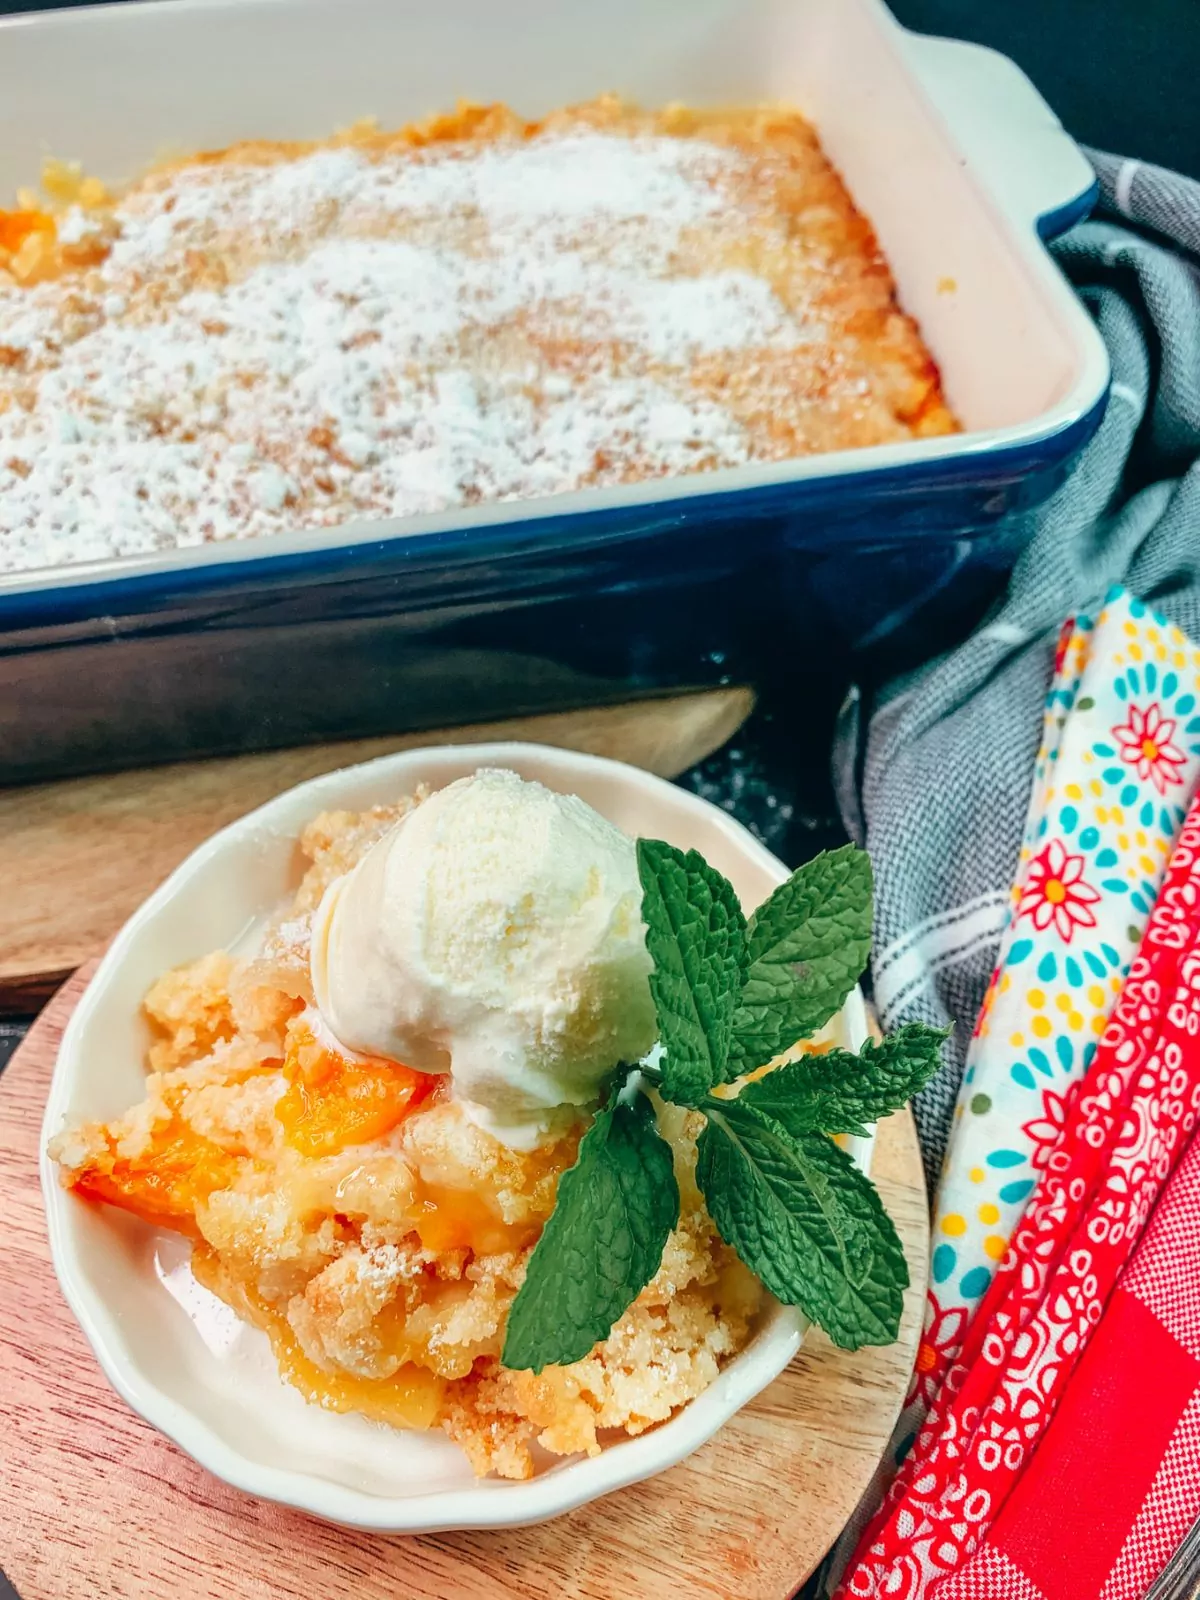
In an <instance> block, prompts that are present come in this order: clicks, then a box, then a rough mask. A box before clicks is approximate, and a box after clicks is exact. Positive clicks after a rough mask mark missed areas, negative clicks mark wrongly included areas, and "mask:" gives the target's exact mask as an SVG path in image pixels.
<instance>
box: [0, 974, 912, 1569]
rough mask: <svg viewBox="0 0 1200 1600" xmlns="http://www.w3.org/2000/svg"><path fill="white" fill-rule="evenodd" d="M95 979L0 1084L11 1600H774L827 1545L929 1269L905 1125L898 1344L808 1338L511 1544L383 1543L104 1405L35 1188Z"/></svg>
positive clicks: (899, 1146)
mask: <svg viewBox="0 0 1200 1600" xmlns="http://www.w3.org/2000/svg"><path fill="white" fill-rule="evenodd" d="M86 976H87V974H86V973H84V974H81V975H79V976H77V977H75V978H73V979H72V980H71V981H70V982H69V983H68V984H67V985H66V987H65V988H64V989H63V990H62V992H61V993H60V994H59V995H58V996H57V997H56V998H55V999H54V1000H53V1001H52V1003H51V1004H50V1006H49V1007H48V1008H47V1009H46V1011H45V1012H44V1013H43V1015H42V1017H41V1018H40V1020H39V1021H38V1022H37V1024H36V1025H35V1026H34V1028H33V1029H32V1031H31V1032H30V1034H29V1036H28V1038H27V1039H26V1041H25V1043H24V1044H23V1045H22V1047H21V1049H20V1050H19V1051H18V1052H17V1054H16V1056H14V1058H13V1060H12V1062H11V1063H10V1064H9V1067H8V1069H7V1071H6V1072H5V1073H4V1075H3V1076H2V1077H0V1217H3V1219H4V1245H3V1249H0V1483H2V1484H3V1485H4V1493H3V1495H2V1496H0V1566H3V1568H4V1570H5V1571H6V1572H7V1574H8V1576H9V1578H10V1579H11V1581H12V1583H13V1584H14V1586H15V1588H16V1590H17V1593H18V1594H19V1595H20V1597H21V1600H81V1597H86V1600H91V1597H93V1596H95V1597H100V1596H109V1597H113V1600H165V1597H166V1596H172V1597H177V1600H311V1597H314V1596H316V1597H319V1600H510V1597H511V1600H680V1597H686V1600H693V1597H696V1600H703V1597H709V1600H785V1597H786V1596H789V1595H791V1594H792V1593H793V1592H794V1590H795V1589H796V1588H797V1587H798V1585H799V1584H800V1583H801V1582H803V1580H804V1579H805V1578H806V1577H807V1575H808V1574H809V1572H810V1571H811V1570H812V1568H813V1567H814V1566H815V1565H816V1563H817V1562H818V1561H819V1560H820V1558H821V1556H822V1555H823V1554H824V1552H825V1551H826V1549H827V1548H828V1547H829V1545H830V1544H831V1543H832V1542H833V1540H834V1539H835V1538H836V1536H837V1534H838V1533H839V1531H840V1530H841V1528H842V1526H843V1525H844V1523H845V1521H846V1519H847V1517H848V1516H849V1514H850V1512H851V1511H852V1509H853V1507H854V1506H855V1504H856V1502H857V1501H858V1498H859V1496H860V1494H861V1493H862V1491H863V1489H864V1488H865V1487H866V1485H867V1482H868V1480H869V1478H870V1477H871V1474H872V1471H873V1469H874V1467H875V1465H876V1463H877V1461H878V1460H879V1457H880V1455H881V1454H882V1452H883V1449H884V1446H885V1444H886V1442H887V1439H888V1435H889V1434H890V1432H891V1429H892V1425H893V1423H894V1422H895V1419H896V1416H897V1414H898V1412H899V1409H900V1403H901V1400H902V1399H903V1396H904V1392H905V1389H906V1387H907V1384H908V1378H909V1373H910V1372H911V1370H912V1365H913V1360H914V1358H915V1354H916V1349H917V1343H918V1340H919V1336H920V1326H921V1309H922V1303H923V1299H924V1286H925V1278H926V1267H927V1247H928V1233H927V1213H926V1205H925V1190H924V1184H923V1181H922V1176H921V1162H920V1156H919V1153H918V1149H917V1141H916V1136H915V1133H914V1130H913V1124H912V1119H911V1117H910V1116H909V1114H908V1113H907V1112H904V1113H901V1114H899V1115H897V1116H894V1117H891V1118H889V1119H888V1121H887V1122H885V1123H883V1124H882V1125H881V1128H880V1134H879V1142H878V1145H877V1148H876V1153H875V1167H874V1177H875V1179H876V1181H877V1182H878V1184H879V1188H880V1192H881V1194H882V1196H883V1199H884V1203H885V1204H886V1206H887V1208H888V1210H889V1211H890V1212H891V1214H892V1216H893V1217H894V1218H895V1220H896V1224H897V1227H898V1228H899V1230H900V1235H901V1238H902V1239H903V1241H904V1247H905V1253H906V1255H907V1257H908V1263H909V1271H910V1275H911V1278H912V1287H911V1288H910V1289H909V1292H908V1294H907V1295H906V1297H905V1306H904V1317H903V1323H902V1327H901V1331H900V1337H899V1340H898V1341H897V1343H896V1344H895V1345H893V1346H891V1347H890V1348H888V1349H885V1350H861V1351H859V1352H858V1353H857V1354H854V1355H850V1354H848V1353H846V1352H845V1351H840V1350H835V1349H833V1347H832V1346H831V1345H830V1344H829V1343H828V1341H827V1340H826V1339H825V1338H824V1337H823V1336H821V1335H819V1334H816V1333H814V1334H813V1335H812V1336H811V1337H810V1338H809V1340H808V1341H807V1343H806V1345H805V1347H804V1349H803V1350H802V1352H801V1353H800V1355H799V1356H798V1357H797V1358H796V1360H795V1361H793V1363H792V1364H791V1366H790V1367H789V1368H788V1370H787V1372H785V1373H784V1374H783V1375H782V1377H780V1378H778V1379H777V1380H776V1381H775V1383H774V1384H772V1385H771V1387H770V1388H769V1389H767V1390H766V1391H765V1393H763V1394H762V1395H760V1396H759V1398H758V1399H757V1400H754V1401H752V1402H751V1404H750V1405H748V1406H747V1407H746V1408H745V1409H744V1410H743V1411H741V1412H739V1413H738V1415H737V1416H736V1417H734V1418H733V1419H732V1420H731V1421H730V1422H729V1423H728V1424H726V1426H725V1427H724V1428H723V1429H722V1430H721V1432H720V1433H719V1434H718V1435H717V1437H716V1438H715V1439H712V1440H710V1441H709V1443H708V1444H707V1445H705V1446H703V1447H702V1448H701V1449H700V1450H698V1451H697V1452H696V1454H695V1455H694V1456H692V1457H690V1458H689V1459H688V1460H687V1461H685V1462H682V1463H681V1464H680V1465H679V1466H677V1467H674V1468H672V1469H671V1471H669V1472H666V1473H664V1474H662V1475H661V1476H660V1477H658V1478H654V1479H651V1480H650V1482H648V1483H644V1484H639V1485H636V1486H635V1487H633V1488H630V1489H623V1490H621V1491H620V1492H619V1493H617V1494H615V1495H612V1496H610V1497H609V1498H607V1499H605V1500H601V1501H597V1502H596V1503H595V1504H593V1505H591V1506H585V1507H583V1508H582V1509H581V1510H579V1511H575V1512H572V1513H571V1514H570V1515H569V1516H565V1517H561V1518H559V1519H558V1520H556V1521H554V1522H549V1523H544V1524H543V1525H542V1526H540V1527H536V1528H524V1529H516V1530H512V1531H510V1532H503V1533H463V1534H438V1535H434V1536H430V1537H425V1538H399V1537H395V1538H388V1537H382V1536H380V1535H376V1534H367V1533H353V1532H349V1531H346V1530H345V1529H340V1528H333V1527H328V1526H326V1525H325V1524H323V1523H320V1522H316V1521H313V1520H312V1519H310V1518H308V1517H305V1516H303V1515H301V1514H299V1513H297V1512H292V1511H285V1510H282V1509H281V1508H279V1507H277V1506H272V1505H268V1504H266V1503H265V1502H263V1501H260V1500H253V1499H251V1498H249V1497H248V1496H246V1495H242V1494H239V1493H238V1492H237V1491H236V1490H233V1489H230V1488H227V1487H226V1486H225V1485H224V1484H222V1483H220V1482H218V1480H217V1479H215V1478H212V1477H210V1476H209V1474H208V1473H207V1472H205V1471H204V1469H203V1468H202V1467H199V1466H197V1465H196V1464H195V1463H194V1462H193V1461H191V1460H190V1458H189V1457H187V1456H185V1455H184V1454H183V1453H182V1452H181V1451H180V1450H179V1449H177V1448H176V1446H174V1445H173V1444H171V1443H170V1442H169V1441H168V1440H166V1439H165V1438H163V1437H162V1436H161V1435H159V1434H157V1433H156V1432H155V1431H154V1429H153V1428H151V1427H150V1426H149V1424H147V1423H144V1422H143V1421H142V1420H141V1419H140V1418H139V1417H137V1416H135V1415H134V1414H133V1413H132V1412H131V1411H129V1410H128V1409H127V1408H126V1406H125V1405H124V1403H123V1402H122V1401H121V1400H119V1399H118V1398H117V1396H116V1395H115V1394H114V1393H113V1391H112V1390H111V1389H109V1387H108V1385H107V1383H106V1381H105V1379H104V1377H103V1375H102V1374H101V1372H100V1369H99V1367H98V1366H97V1365H96V1362H95V1359H94V1357H93V1356H92V1354H91V1351H90V1350H89V1348H88V1346H87V1344H86V1343H85V1341H84V1338H83V1335H82V1334H81V1333H80V1332H79V1330H78V1328H77V1327H76V1325H75V1322H74V1320H73V1319H72V1317H71V1314H70V1312H69V1311H68V1310H67V1308H66V1305H65V1303H64V1301H63V1299H62V1296H61V1294H60V1293H59V1290H58V1286H57V1283H56V1282H55V1279H54V1274H53V1270H52V1268H51V1266H50V1259H49V1250H48V1246H47V1242H46V1228H45V1221H44V1218H43V1214H42V1205H41V1197H40V1193H39V1189H38V1171H37V1160H38V1143H39V1137H40V1132H39V1130H40V1125H41V1118H42V1107H43V1104H44V1102H45V1096H46V1087H47V1084H48V1082H49V1078H50V1071H51V1068H52V1066H53V1062H54V1057H55V1053H56V1051H57V1048H58V1041H59V1038H60V1036H61V1033H62V1028H63V1025H64V1023H65V1021H66V1018H67V1017H68V1016H69V1014H70V1011H71V1008H72V1006H73V1005H74V1003H75V1001H76V1000H77V998H78V996H79V994H80V993H81V992H82V989H83V986H84V982H85V980H86Z"/></svg>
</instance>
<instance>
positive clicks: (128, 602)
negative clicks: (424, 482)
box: [0, 381, 1109, 625]
mask: <svg viewBox="0 0 1200 1600" xmlns="http://www.w3.org/2000/svg"><path fill="white" fill-rule="evenodd" d="M1108 388H1109V383H1108V381H1106V382H1105V384H1104V386H1103V388H1102V390H1101V392H1100V393H1099V394H1098V395H1097V397H1096V399H1095V400H1094V401H1093V403H1092V404H1091V406H1089V407H1088V409H1087V410H1085V411H1084V412H1083V413H1082V414H1080V415H1077V416H1075V417H1073V418H1069V419H1067V420H1066V421H1064V422H1063V423H1062V424H1061V425H1060V426H1058V427H1056V428H1054V429H1053V431H1051V432H1049V433H1047V434H1046V435H1044V436H1043V437H1041V438H1039V439H1035V440H1031V441H1024V442H1020V443H1016V444H1012V445H1008V446H1001V447H998V448H997V447H995V446H987V445H981V446H980V447H979V448H977V449H976V450H973V451H972V450H966V451H962V452H958V453H956V454H955V455H953V456H939V457H935V458H934V459H932V460H930V461H928V462H921V461H910V462H905V463H902V464H899V465H896V466H892V467H869V466H868V467H865V468H864V469H862V470H861V471H855V472H848V473H841V472H838V473H826V474H822V475H819V476H812V477H806V478H802V479H790V480H785V481H783V482H777V483H771V484H765V485H761V486H756V487H749V488H743V489H725V490H714V491H713V492H711V493H709V494H703V493H701V494H691V495H686V496H675V497H672V498H664V499H662V500H655V501H645V500H640V501H633V502H632V503H630V504H628V505H622V504H617V505H613V506H608V507H598V508H594V509H592V508H589V509H582V510H572V511H561V512H555V511H553V510H547V511H544V512H540V513H538V514H535V515H533V516H523V517H518V518H504V519H503V520H498V521H494V522H484V523H478V522H476V523H472V524H470V525H469V526H466V527H450V528H442V529H434V530H430V531H429V532H425V533H407V532H405V531H404V530H403V529H398V530H396V531H394V532H391V533H388V534H384V535H381V536H378V537H375V538H371V537H370V536H367V535H364V536H363V537H362V538H360V539H355V540H354V541H352V542H349V543H344V544H341V543H340V544H336V545H326V546H322V547H320V548H318V549H312V550H289V551H281V552H279V553H278V554H273V553H272V552H271V551H270V550H261V551H256V552H255V553H254V554H252V555H251V554H249V553H247V555H245V556H242V557H240V558H239V559H236V560H231V561H219V560H207V561H204V562H201V563H192V564H181V565H179V566H177V567H176V566H172V567H171V568H168V569H165V570H158V571H153V572H134V573H125V574H114V575H113V576H111V577H104V576H97V577H96V578H83V579H78V580H76V581H74V582H71V581H68V582H66V583H63V582H58V583H56V584H55V585H53V586H46V587H38V588H24V589H13V590H10V591H9V592H8V593H5V592H4V591H3V590H2V589H0V625H3V624H5V623H17V622H20V623H25V624H36V623H37V622H38V621H42V622H51V621H55V620H58V619H66V618H68V617H70V618H80V617H83V616H97V615H103V614H105V613H107V612H110V611H112V610H115V609H118V608H121V609H129V608H131V607H133V608H136V607H137V606H138V604H139V602H141V603H151V604H152V603H153V602H155V601H165V600H169V599H176V598H179V599H182V598H185V597H186V596H188V595H190V594H195V593H197V592H198V591H213V592H218V591H227V590H236V589H239V588H243V587H246V586H257V585H258V584H260V583H265V584H270V585H275V584H278V583H279V582H280V581H284V580H287V579H289V578H291V579H295V580H301V581H319V580H321V579H322V578H328V577H331V576H333V575H335V574H339V573H340V574H342V575H348V574H349V572H350V570H351V569H353V568H356V567H358V566H360V565H365V564H367V563H369V562H371V561H374V560H379V559H386V560H387V561H388V562H389V564H390V565H399V566H402V567H409V568H411V569H413V570H417V569H420V568H424V567H428V566H436V565H442V564H446V565H449V566H458V565H462V566H468V565H471V564H473V563H474V562H477V561H480V560H483V559H486V558H493V559H494V558H497V557H499V558H503V556H504V555H505V554H507V553H511V554H513V555H516V554H519V553H521V552H523V551H525V550H528V549H531V548H536V549H537V550H538V551H541V552H543V553H553V552H555V551H558V552H564V551H570V550H572V549H576V548H578V549H581V550H587V549H600V548H605V547H611V546H613V545H619V544H622V543H626V542H632V541H636V540H638V539H644V538H646V537H647V536H650V535H654V534H663V533H671V532H676V531H682V532H684V533H695V532H697V531H699V530H700V529H701V528H702V527H703V525H704V524H705V523H709V522H713V521H715V520H717V519H718V518H719V519H720V520H722V521H726V520H728V519H729V518H731V517H736V516H739V515H744V516H745V517H746V518H747V519H755V520H758V519H760V518H763V517H765V516H770V515H771V514H773V513H774V514H777V515H786V514H788V513H792V512H798V511H809V510H824V509H828V510H833V509H835V508H836V507H837V505H838V503H839V502H843V503H844V502H847V501H851V500H853V499H854V498H855V497H856V491H862V490H864V489H865V490H869V491H870V495H871V499H872V500H873V501H874V500H878V499H882V498H883V497H884V496H886V495H888V494H890V493H899V492H901V491H903V493H904V494H905V496H906V498H907V497H912V496H914V495H915V494H916V493H918V492H920V491H929V490H931V491H934V492H935V493H936V492H939V491H940V492H942V493H945V492H947V491H950V492H953V491H954V489H956V488H957V489H959V490H961V491H962V492H963V493H967V492H970V491H971V490H978V489H979V488H980V487H984V486H988V485H991V484H995V485H996V486H997V487H999V486H1001V485H1003V484H1006V483H1011V482H1014V481H1016V480H1017V479H1020V478H1024V477H1027V476H1030V475H1032V474H1035V473H1037V472H1038V471H1039V470H1045V469H1048V468H1052V467H1054V466H1056V465H1058V464H1061V463H1062V462H1064V461H1067V460H1069V459H1070V458H1071V457H1072V456H1073V455H1074V454H1075V453H1076V452H1077V451H1078V450H1080V449H1082V447H1083V445H1084V444H1086V442H1087V440H1088V439H1089V438H1090V437H1091V435H1092V434H1093V433H1094V432H1095V430H1096V428H1097V427H1098V425H1099V422H1100V419H1101V416H1102V415H1103V412H1104V408H1105V406H1106V404H1107V399H1108ZM544 503H545V502H544ZM879 516H880V522H881V523H884V522H885V521H886V512H885V511H883V510H882V509H881V510H880V513H879ZM321 531H324V530H321ZM966 534H967V536H968V537H969V536H970V530H966ZM301 537H302V536H301ZM878 537H879V532H878V530H876V529H873V530H872V539H873V542H876V541H877V540H878ZM910 541H911V533H910V534H908V536H907V537H906V536H905V535H903V534H901V535H898V536H896V538H895V540H894V542H895V543H896V544H897V545H901V544H903V543H906V542H910ZM256 542H257V541H256ZM262 542H263V543H267V542H269V541H268V540H264V541H262ZM854 542H855V541H854V540H853V539H850V538H847V537H846V536H845V534H844V532H843V531H842V530H839V529H837V528H836V526H835V527H833V528H831V530H830V547H834V546H837V545H840V546H842V547H847V546H849V545H852V544H853V543H854ZM209 548H210V549H211V548H213V547H212V546H209ZM243 548H245V547H244V546H243ZM180 554H181V555H183V556H185V557H186V556H187V555H190V554H192V552H190V551H188V552H180ZM56 577H61V573H56Z"/></svg>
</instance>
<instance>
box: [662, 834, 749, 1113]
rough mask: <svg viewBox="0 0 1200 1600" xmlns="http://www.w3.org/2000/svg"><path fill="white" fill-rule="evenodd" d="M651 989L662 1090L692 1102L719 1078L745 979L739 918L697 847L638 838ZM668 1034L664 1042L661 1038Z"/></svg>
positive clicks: (726, 888)
mask: <svg viewBox="0 0 1200 1600" xmlns="http://www.w3.org/2000/svg"><path fill="white" fill-rule="evenodd" d="M637 852H638V874H639V876H640V877H641V880H642V918H643V920H644V921H645V923H646V944H647V946H648V948H649V950H650V954H651V955H652V956H653V958H654V971H653V972H652V973H651V974H650V993H651V995H652V996H653V997H654V1009H655V1011H656V1012H657V1014H658V1031H659V1038H660V1039H661V1040H662V1042H663V1045H664V1047H665V1055H664V1058H663V1060H662V1062H661V1063H660V1066H659V1070H660V1072H661V1075H662V1092H663V1094H664V1095H665V1097H666V1098H667V1099H668V1100H673V1101H674V1102H675V1104H676V1105H681V1106H698V1105H699V1104H700V1102H701V1101H702V1100H703V1099H704V1096H705V1095H706V1094H707V1093H708V1091H709V1090H710V1089H711V1088H712V1086H713V1084H714V1083H722V1082H723V1081H724V1074H725V1064H726V1062H727V1060H728V1059H729V1050H730V1044H731V1042H732V1039H733V1021H734V1014H735V1012H736V1011H737V1008H738V999H739V996H740V995H741V994H742V992H743V986H744V984H745V979H746V965H747V950H746V919H745V917H744V916H743V915H742V908H741V905H740V904H739V903H738V897H737V895H736V894H735V893H734V889H733V885H732V884H731V883H730V882H729V881H728V879H726V878H723V877H722V876H721V874H720V873H719V872H717V871H715V870H714V868H712V867H710V866H709V864H708V862H707V861H705V859H704V857H703V856H702V855H700V854H699V852H698V851H696V850H688V851H687V852H686V853H685V852H683V851H680V850H675V849H673V848H672V847H671V846H670V845H669V844H663V843H662V842H661V840H658V839H639V840H638V846H637ZM668 1041H669V1043H668Z"/></svg>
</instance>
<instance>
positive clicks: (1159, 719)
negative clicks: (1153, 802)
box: [1112, 700, 1187, 794]
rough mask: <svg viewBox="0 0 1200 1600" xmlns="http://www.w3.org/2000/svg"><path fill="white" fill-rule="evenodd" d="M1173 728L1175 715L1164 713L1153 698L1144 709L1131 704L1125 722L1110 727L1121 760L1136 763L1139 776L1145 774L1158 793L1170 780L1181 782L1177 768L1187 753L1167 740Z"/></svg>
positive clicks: (1163, 790) (1165, 787)
mask: <svg viewBox="0 0 1200 1600" xmlns="http://www.w3.org/2000/svg"><path fill="white" fill-rule="evenodd" d="M1174 732H1175V718H1174V717H1164V716H1163V714H1162V712H1161V711H1160V710H1159V708H1158V701H1157V700H1156V701H1154V703H1153V704H1152V705H1148V706H1147V707H1146V709H1145V710H1144V711H1143V710H1141V709H1140V708H1139V707H1138V706H1133V705H1131V706H1130V708H1129V720H1128V722H1122V723H1120V724H1119V725H1118V726H1117V727H1115V728H1114V729H1113V730H1112V734H1113V738H1114V739H1115V740H1116V741H1117V744H1118V745H1119V746H1120V756H1121V760H1122V761H1124V762H1125V764H1126V765H1127V766H1130V767H1136V768H1137V775H1138V777H1139V778H1142V779H1145V778H1149V779H1150V781H1151V782H1152V783H1153V785H1154V787H1155V788H1156V789H1157V790H1158V792H1159V794H1166V792H1167V790H1168V788H1169V787H1170V786H1171V785H1172V784H1174V783H1182V782H1183V774H1182V772H1181V771H1180V768H1181V767H1182V766H1183V764H1184V762H1185V761H1186V760H1187V757H1186V756H1185V755H1184V753H1183V751H1182V750H1180V749H1179V747H1178V745H1174V744H1172V743H1171V737H1172V735H1173V734H1174Z"/></svg>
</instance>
